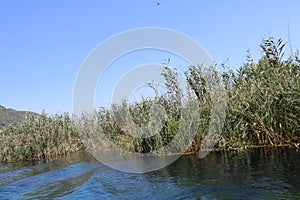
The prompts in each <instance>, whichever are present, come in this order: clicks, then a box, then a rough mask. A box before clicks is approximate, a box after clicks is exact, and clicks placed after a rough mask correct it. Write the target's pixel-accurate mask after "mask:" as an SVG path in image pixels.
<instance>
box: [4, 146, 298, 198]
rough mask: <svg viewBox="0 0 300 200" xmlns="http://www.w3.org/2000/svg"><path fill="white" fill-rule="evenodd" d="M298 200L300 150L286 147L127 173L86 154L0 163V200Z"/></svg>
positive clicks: (213, 156) (189, 157)
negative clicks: (36, 160)
mask: <svg viewBox="0 0 300 200" xmlns="http://www.w3.org/2000/svg"><path fill="white" fill-rule="evenodd" d="M83 198H85V199H300V151H296V150H295V149H288V148H274V149H265V148H263V149H251V150H247V151H243V152H236V151H227V152H224V151H220V152H211V153H210V154H209V155H207V156H206V157H205V158H202V159H199V158H198V157H197V155H186V156H182V157H180V158H179V159H178V160H177V161H176V162H174V163H173V164H171V165H169V166H168V167H166V168H163V169H161V170H158V171H154V172H149V173H145V174H131V173H125V172H120V171H116V170H113V169H110V168H108V167H106V166H105V165H103V164H101V163H99V162H97V161H96V160H95V159H93V157H91V156H90V155H89V154H87V153H77V154H72V155H71V156H68V157H64V158H60V159H56V160H52V161H40V162H18V163H0V199H83Z"/></svg>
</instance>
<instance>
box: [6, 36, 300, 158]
mask: <svg viewBox="0 0 300 200" xmlns="http://www.w3.org/2000/svg"><path fill="white" fill-rule="evenodd" d="M284 46H285V43H284V42H283V41H282V40H281V39H279V40H275V39H274V38H272V37H269V38H266V39H264V40H263V41H262V43H261V49H262V52H263V56H262V58H261V59H259V61H258V62H257V63H255V62H254V61H253V59H252V58H251V55H250V54H248V56H247V60H246V62H245V63H244V64H243V65H242V66H241V67H240V68H239V69H238V70H236V71H233V70H230V69H229V68H226V67H225V66H224V65H222V66H223V67H224V70H223V71H222V72H220V71H217V70H216V66H212V67H211V68H209V69H204V68H203V67H202V66H201V65H200V66H191V67H190V68H189V69H188V70H187V71H186V72H185V77H186V81H187V83H188V87H187V88H186V91H182V90H181V89H180V87H179V81H178V72H177V71H176V70H175V69H172V68H170V67H168V66H164V70H163V72H162V76H163V77H164V79H165V82H166V84H165V86H166V93H165V94H162V95H158V94H157V95H156V96H155V97H154V98H144V99H143V100H141V101H139V102H134V103H129V102H127V101H126V100H124V102H123V103H122V104H120V105H112V106H111V108H100V109H98V110H95V111H94V112H93V113H85V114H83V115H82V116H77V117H70V116H69V114H67V113H66V114H63V115H55V116H53V117H48V116H47V115H46V114H42V115H41V116H39V117H33V116H29V117H28V118H27V120H26V122H25V123H24V124H23V125H21V126H18V127H9V128H7V129H5V130H4V131H2V132H0V139H1V145H0V161H17V160H23V159H44V158H48V157H50V156H53V155H61V154H68V153H70V152H75V151H79V150H83V149H88V150H89V149H90V148H91V149H94V148H100V149H101V148H103V149H106V148H110V147H112V146H116V145H117V146H119V147H120V148H122V149H124V150H127V151H131V152H136V153H149V152H152V153H156V152H157V151H158V150H160V152H162V151H163V152H165V153H176V152H177V153H178V152H180V153H183V152H181V150H182V146H185V145H186V144H188V146H189V148H188V150H187V152H196V151H198V150H199V148H200V146H201V144H202V143H203V140H204V138H205V136H206V133H207V131H208V127H209V123H210V120H211V114H212V113H211V111H212V105H213V99H212V94H211V92H212V91H214V89H213V88H211V87H213V86H212V83H211V82H210V79H209V78H207V77H205V74H207V73H208V74H210V75H214V74H219V75H220V76H219V79H218V80H217V81H220V82H222V83H223V84H224V85H225V89H226V94H227V97H226V102H227V110H226V119H225V123H224V127H223V129H222V131H221V134H220V135H219V136H218V138H216V143H215V147H217V148H221V149H241V148H247V147H251V146H266V145H273V146H276V145H278V146H280V145H295V146H297V145H298V146H299V143H300V59H299V55H298V54H294V55H290V56H289V57H287V58H286V59H285V57H284V51H283V49H284ZM204 70H206V72H205V73H204ZM214 84H215V83H214ZM149 86H150V87H151V88H153V89H154V90H155V87H153V85H149ZM155 92H157V91H156V90H155ZM184 96H185V97H187V99H186V100H185V101H183V100H182V99H183V97H184ZM191 104H193V105H195V104H197V112H198V113H197V114H198V115H194V116H193V115H192V114H193V110H192V109H191V108H190V107H189V105H191ZM155 108H156V109H157V110H155ZM153 109H154V110H153ZM189 109H190V110H189ZM161 110H164V113H160V112H161ZM153 113H156V115H153ZM157 113H158V115H157ZM159 113H160V114H159ZM183 114H185V115H191V116H189V117H186V118H182V115H183ZM194 114H195V113H194ZM128 116H130V117H128ZM195 116H197V119H196V120H195V118H193V117H195ZM183 120H185V121H183ZM190 121H196V122H197V125H199V126H197V129H195V130H194V133H189V132H186V134H185V135H182V136H181V137H179V138H178V137H176V134H177V133H178V132H180V130H181V129H182V126H183V124H188V125H189V126H192V125H193V124H190V123H189V122H190ZM157 124H158V125H159V126H158V125H157ZM156 125H157V126H156ZM142 127H144V128H142ZM147 127H154V129H155V130H153V129H149V128H147ZM155 127H156V128H155ZM184 128H185V127H184ZM187 128H189V127H187ZM130 130H134V132H135V134H137V135H139V134H140V137H134V135H132V134H129V132H128V131H130ZM186 130H188V129H186ZM154 131H155V133H156V134H154V135H153V134H152V133H153V132H154ZM142 134H144V136H143V135H142ZM191 135H192V136H193V137H191ZM175 138H176V139H175ZM187 140H188V141H187ZM171 142H173V143H174V144H173V146H172V148H171V149H170V148H167V147H166V146H168V144H170V143H171ZM83 144H84V145H83ZM188 146H187V147H188ZM184 149H186V148H184Z"/></svg>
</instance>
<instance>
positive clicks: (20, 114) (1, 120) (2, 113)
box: [0, 105, 38, 130]
mask: <svg viewBox="0 0 300 200" xmlns="http://www.w3.org/2000/svg"><path fill="white" fill-rule="evenodd" d="M28 114H33V115H38V114H37V113H34V112H29V111H17V110H14V109H11V108H5V107H4V106H1V105H0V130H1V129H4V128H6V127H8V126H10V125H17V124H19V123H21V122H23V121H24V119H25V116H26V115H28Z"/></svg>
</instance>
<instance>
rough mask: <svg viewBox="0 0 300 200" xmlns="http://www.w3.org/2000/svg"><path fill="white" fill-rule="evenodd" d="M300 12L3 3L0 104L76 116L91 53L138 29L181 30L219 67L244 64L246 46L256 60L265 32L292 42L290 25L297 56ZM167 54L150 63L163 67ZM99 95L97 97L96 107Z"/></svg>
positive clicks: (272, 6) (192, 4)
mask: <svg viewBox="0 0 300 200" xmlns="http://www.w3.org/2000/svg"><path fill="white" fill-rule="evenodd" d="M157 2H159V5H157ZM299 7H300V1H297V0H295V1H289V0H287V1H275V0H273V1H271V0H266V1H261V0H251V1H250V0H249V1H246V0H240V1H238V0H235V1H233V0H232V1H216V0H210V1H201V0H199V1H198V0H193V1H192V0H190V1H175V0H173V1H171V0H159V1H152V0H143V1H142V0H127V1H116V0H109V1H104V0H103V1H92V0H89V1H77V0H72V1H71V0H69V1H59V0H54V1H14V0H11V1H6V0H3V1H0V27H1V29H0V30H1V31H0V68H1V71H0V73H1V78H0V91H1V93H0V105H3V106H5V107H9V108H14V109H18V110H31V111H35V112H41V111H42V110H43V109H45V111H46V112H47V113H51V114H53V113H56V112H65V111H69V112H72V94H73V86H74V82H75V79H76V76H77V73H78V71H79V68H80V65H81V64H82V62H83V61H84V59H85V58H86V57H87V56H88V54H89V52H90V51H91V50H93V48H95V47H96V46H97V45H98V44H99V43H101V42H103V41H104V40H105V39H107V38H109V37H111V36H112V35H115V34H118V33H119V32H122V31H126V30H129V29H133V28H142V27H162V28H168V29H173V30H176V31H179V32H181V33H183V34H186V35H188V36H189V37H191V38H193V39H194V40H196V41H197V42H198V43H199V44H200V45H202V47H203V48H204V49H205V50H206V51H207V52H208V54H209V55H210V56H211V57H212V59H213V60H214V61H216V62H217V63H219V64H220V63H221V62H224V61H226V60H227V59H228V61H227V62H226V64H227V65H228V66H229V67H231V68H237V67H239V66H240V65H242V63H243V62H244V61H245V56H246V50H247V49H250V51H251V53H252V55H253V57H254V59H257V58H259V57H260V56H261V55H262V54H261V52H260V49H259V44H260V42H261V40H262V39H263V38H264V37H265V36H267V35H272V36H274V37H281V38H283V39H284V40H285V41H288V25H289V27H290V39H291V46H292V48H293V50H294V51H296V50H297V49H300V37H299V36H300V26H299V25H300V24H299V22H300V12H299ZM286 52H287V53H288V52H289V46H288V48H286ZM164 56H167V55H164V54H161V55H160V56H156V57H155V58H154V60H153V62H164V59H167V57H166V58H164ZM125 60H126V59H125ZM141 61H142V60H141ZM148 61H149V60H147V62H148ZM124 62H125V61H124ZM171 62H172V61H171ZM141 64H142V63H141ZM171 64H173V65H175V66H176V65H180V64H179V63H176V61H173V63H171ZM115 70H118V68H116V69H115ZM101 98H102V97H101V95H97V99H98V100H97V102H101ZM99 104H100V103H99Z"/></svg>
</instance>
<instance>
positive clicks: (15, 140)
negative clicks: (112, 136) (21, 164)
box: [0, 113, 83, 162]
mask: <svg viewBox="0 0 300 200" xmlns="http://www.w3.org/2000/svg"><path fill="white" fill-rule="evenodd" d="M0 140H1V145H0V161H5V162H14V161H18V160H32V159H38V160H40V159H46V158H49V157H52V156H57V155H66V154H68V153H71V152H76V151H79V150H81V149H82V148H83V145H82V143H81V140H80V139H79V137H78V132H77V130H76V128H75V126H74V123H73V122H72V120H71V118H70V116H69V114H68V113H65V114H56V115H55V116H53V117H49V116H47V115H46V114H45V113H43V114H41V115H40V116H36V115H35V116H31V115H28V116H27V118H26V120H25V122H24V123H23V124H22V125H19V126H16V127H12V126H11V127H9V128H7V129H5V130H4V131H2V132H1V133H0Z"/></svg>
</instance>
